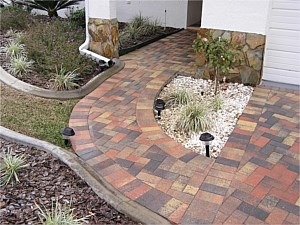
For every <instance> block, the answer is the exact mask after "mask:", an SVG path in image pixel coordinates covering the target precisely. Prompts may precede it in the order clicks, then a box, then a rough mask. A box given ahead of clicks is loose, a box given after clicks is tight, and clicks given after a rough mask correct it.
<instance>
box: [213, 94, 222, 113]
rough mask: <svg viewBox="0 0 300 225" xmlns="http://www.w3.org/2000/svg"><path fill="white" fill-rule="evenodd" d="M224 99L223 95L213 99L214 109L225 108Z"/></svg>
mask: <svg viewBox="0 0 300 225" xmlns="http://www.w3.org/2000/svg"><path fill="white" fill-rule="evenodd" d="M223 104H224V99H223V98H222V97H214V98H213V99H212V101H211V105H212V107H213V109H214V110H216V111H218V110H221V109H222V108H223Z"/></svg>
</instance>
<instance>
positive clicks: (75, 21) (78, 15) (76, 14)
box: [68, 8, 85, 28]
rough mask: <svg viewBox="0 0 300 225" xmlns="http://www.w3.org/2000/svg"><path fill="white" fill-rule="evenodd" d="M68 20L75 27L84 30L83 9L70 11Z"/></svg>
mask: <svg viewBox="0 0 300 225" xmlns="http://www.w3.org/2000/svg"><path fill="white" fill-rule="evenodd" d="M68 19H69V20H70V22H71V24H72V25H74V26H75V27H82V28H85V9H84V8H83V9H77V10H71V12H70V15H69V16H68Z"/></svg>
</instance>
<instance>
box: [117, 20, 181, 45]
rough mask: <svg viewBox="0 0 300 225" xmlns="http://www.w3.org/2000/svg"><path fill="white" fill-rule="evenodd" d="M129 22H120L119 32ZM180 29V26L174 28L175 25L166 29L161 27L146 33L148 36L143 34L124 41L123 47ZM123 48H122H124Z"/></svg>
mask: <svg viewBox="0 0 300 225" xmlns="http://www.w3.org/2000/svg"><path fill="white" fill-rule="evenodd" d="M126 26H127V24H126V23H123V22H119V32H120V33H121V32H122V31H123V30H124V29H125V28H126ZM177 30H179V29H178V28H173V27H166V29H165V30H164V29H163V28H161V29H160V30H159V31H158V32H157V33H155V34H152V35H146V36H142V37H140V38H139V39H137V40H130V41H124V42H123V43H122V49H126V48H131V47H133V46H135V45H138V44H141V43H143V42H146V41H149V40H152V39H154V38H156V37H158V36H161V35H162V34H169V33H171V32H175V31H177ZM122 49H121V50H122Z"/></svg>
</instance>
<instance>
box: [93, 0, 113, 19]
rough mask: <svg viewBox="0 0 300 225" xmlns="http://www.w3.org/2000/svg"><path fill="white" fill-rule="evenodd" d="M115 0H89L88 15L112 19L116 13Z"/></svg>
mask: <svg viewBox="0 0 300 225" xmlns="http://www.w3.org/2000/svg"><path fill="white" fill-rule="evenodd" d="M116 4H118V2H116V1H115V0H100V1H99V0H89V17H90V18H101V19H114V18H116V17H117V15H116Z"/></svg>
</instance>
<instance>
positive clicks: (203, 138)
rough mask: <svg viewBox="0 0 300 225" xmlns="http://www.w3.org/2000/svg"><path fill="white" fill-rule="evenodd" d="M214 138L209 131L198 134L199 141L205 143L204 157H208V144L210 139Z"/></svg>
mask: <svg viewBox="0 0 300 225" xmlns="http://www.w3.org/2000/svg"><path fill="white" fill-rule="evenodd" d="M214 139H215V137H214V136H213V135H211V134H210V133H203V134H201V136H200V141H203V142H204V144H205V150H206V157H210V156H209V145H210V143H211V141H213V140H214Z"/></svg>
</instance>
